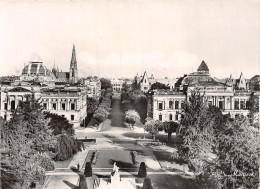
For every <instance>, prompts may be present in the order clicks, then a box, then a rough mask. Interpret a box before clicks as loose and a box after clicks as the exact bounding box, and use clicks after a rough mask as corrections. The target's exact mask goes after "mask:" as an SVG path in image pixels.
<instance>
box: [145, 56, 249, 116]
mask: <svg viewBox="0 0 260 189" xmlns="http://www.w3.org/2000/svg"><path fill="white" fill-rule="evenodd" d="M240 81H242V82H240ZM244 81H245V79H244V78H243V76H242V74H241V76H240V78H239V81H238V82H236V83H237V86H236V88H235V87H234V85H231V84H228V83H227V82H225V83H223V82H220V81H218V80H217V79H216V78H214V77H212V76H210V74H209V68H208V66H207V64H206V63H205V62H204V61H203V62H202V63H201V64H200V66H199V68H198V69H197V72H194V73H191V74H189V75H185V76H184V77H182V78H180V80H179V81H177V83H176V89H175V90H154V91H151V92H150V94H149V96H148V116H149V117H152V118H153V119H156V120H161V121H171V120H173V121H180V117H179V116H178V115H179V113H180V111H181V109H182V104H183V103H184V102H185V101H186V100H187V99H189V97H190V96H191V92H192V91H194V90H196V91H199V92H200V93H201V94H202V95H203V100H204V102H205V103H207V104H208V105H209V106H210V105H214V106H216V107H218V108H220V109H221V110H222V112H223V114H230V116H231V117H233V118H234V117H236V116H237V115H241V114H242V115H244V116H248V115H249V105H250V104H249V100H250V97H251V95H252V91H250V90H248V89H246V85H245V84H244ZM174 118H175V119H174Z"/></svg>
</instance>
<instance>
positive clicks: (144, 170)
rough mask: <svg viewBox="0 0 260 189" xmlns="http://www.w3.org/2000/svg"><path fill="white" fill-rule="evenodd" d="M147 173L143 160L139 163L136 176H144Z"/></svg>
mask: <svg viewBox="0 0 260 189" xmlns="http://www.w3.org/2000/svg"><path fill="white" fill-rule="evenodd" d="M146 175H147V171H146V165H145V163H144V162H142V163H141V164H140V168H139V171H138V176H139V177H146Z"/></svg>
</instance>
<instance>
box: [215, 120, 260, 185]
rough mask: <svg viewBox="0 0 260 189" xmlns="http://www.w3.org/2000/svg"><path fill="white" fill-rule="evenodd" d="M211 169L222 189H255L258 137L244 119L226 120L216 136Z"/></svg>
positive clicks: (257, 182) (257, 180)
mask: <svg viewBox="0 0 260 189" xmlns="http://www.w3.org/2000/svg"><path fill="white" fill-rule="evenodd" d="M216 155H217V158H216V159H215V160H214V161H215V165H214V166H215V169H216V170H218V175H219V177H218V183H219V184H221V185H222V186H223V187H227V188H231V187H235V188H242V187H244V188H257V187H258V186H259V171H258V170H259V165H260V161H259V159H260V136H259V132H258V131H257V130H255V129H253V128H252V126H251V124H250V123H249V120H248V119H247V118H246V117H243V116H240V117H238V118H237V119H235V120H231V121H227V122H226V124H225V126H224V127H223V130H221V131H220V132H219V133H218V134H217V142H216Z"/></svg>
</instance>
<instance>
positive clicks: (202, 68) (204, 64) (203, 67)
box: [197, 60, 209, 72]
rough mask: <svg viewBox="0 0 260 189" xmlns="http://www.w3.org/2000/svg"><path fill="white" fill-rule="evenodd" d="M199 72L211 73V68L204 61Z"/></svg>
mask: <svg viewBox="0 0 260 189" xmlns="http://www.w3.org/2000/svg"><path fill="white" fill-rule="evenodd" d="M197 71H198V72H200V71H206V72H208V71H209V68H208V66H207V64H206V63H205V62H204V60H203V61H202V62H201V64H200V66H199V67H198V69H197Z"/></svg>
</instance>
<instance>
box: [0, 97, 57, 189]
mask: <svg viewBox="0 0 260 189" xmlns="http://www.w3.org/2000/svg"><path fill="white" fill-rule="evenodd" d="M26 98H27V100H26V101H25V102H20V103H19V106H18V107H17V109H16V110H15V112H14V114H13V117H12V118H11V120H10V121H8V122H6V123H5V124H4V125H2V127H0V129H1V141H2V143H1V145H2V148H3V149H5V151H4V155H3V157H2V158H1V161H2V162H3V163H2V162H1V164H2V165H4V166H3V167H1V172H2V174H4V175H2V178H4V179H8V180H5V181H3V183H7V182H9V181H10V182H11V184H12V185H11V186H10V188H12V187H14V188H28V187H29V185H30V183H31V182H34V181H39V180H42V179H44V177H45V176H44V175H45V171H46V170H50V169H52V168H53V161H52V160H51V158H52V157H53V156H54V155H55V154H54V153H53V150H54V149H55V146H56V142H57V141H56V138H55V136H54V135H53V131H52V129H51V128H50V126H49V125H48V122H49V120H46V119H45V116H44V114H43V111H42V107H41V105H40V103H39V102H38V101H36V100H35V99H34V96H27V97H26ZM13 175H14V177H13V178H10V176H13Z"/></svg>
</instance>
